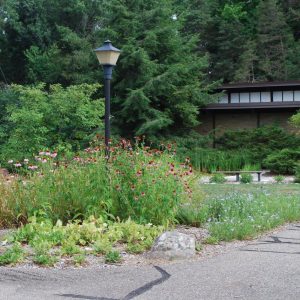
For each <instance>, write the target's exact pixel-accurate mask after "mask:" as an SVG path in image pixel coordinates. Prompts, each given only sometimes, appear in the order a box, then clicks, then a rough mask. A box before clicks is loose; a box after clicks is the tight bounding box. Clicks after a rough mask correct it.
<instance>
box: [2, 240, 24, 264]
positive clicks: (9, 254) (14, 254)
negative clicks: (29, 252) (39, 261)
mask: <svg viewBox="0 0 300 300" xmlns="http://www.w3.org/2000/svg"><path fill="white" fill-rule="evenodd" d="M23 259H24V250H23V249H22V247H21V246H20V244H18V243H15V244H14V245H13V246H12V247H11V248H9V249H7V250H6V251H5V252H4V253H3V254H1V255H0V266H3V265H9V264H16V263H19V262H21V261H23Z"/></svg>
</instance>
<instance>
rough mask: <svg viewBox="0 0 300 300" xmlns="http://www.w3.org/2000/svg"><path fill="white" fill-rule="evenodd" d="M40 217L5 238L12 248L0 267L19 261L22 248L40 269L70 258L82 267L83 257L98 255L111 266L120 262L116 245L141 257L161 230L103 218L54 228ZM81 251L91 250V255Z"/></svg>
mask: <svg viewBox="0 0 300 300" xmlns="http://www.w3.org/2000/svg"><path fill="white" fill-rule="evenodd" d="M43 215H44V214H42V213H40V216H38V215H36V216H34V217H31V218H30V219H29V223H28V224H26V225H24V226H21V227H20V228H19V229H17V230H16V232H14V233H12V234H11V235H10V236H8V239H9V241H10V242H11V243H13V246H12V247H11V248H9V249H8V250H7V251H6V252H4V254H2V255H0V265H4V264H12V263H18V262H20V261H22V259H23V257H24V250H23V249H22V247H21V244H22V245H26V246H27V247H28V246H29V247H30V248H31V249H32V250H33V251H32V252H33V255H32V260H33V261H34V262H35V263H36V264H38V265H41V266H53V265H54V264H55V263H56V262H57V261H58V260H59V258H60V256H68V257H72V260H73V263H74V264H75V265H82V264H84V263H85V262H86V254H97V255H98V254H99V255H100V254H101V255H104V256H105V260H106V262H109V263H114V262H118V261H120V254H119V252H118V251H116V249H115V248H114V247H115V245H118V247H120V246H122V245H123V246H124V249H126V251H128V252H130V253H141V252H144V251H145V250H147V249H149V248H150V247H151V246H152V244H153V241H154V240H155V239H156V238H157V236H158V235H159V234H161V233H162V231H163V227H157V226H154V225H152V224H147V225H141V224H137V223H135V222H133V221H132V220H130V219H129V220H127V221H126V222H111V221H108V222H104V220H103V218H98V219H96V218H95V217H93V216H91V217H89V218H88V219H86V220H83V221H82V222H78V221H77V222H68V224H67V225H63V224H62V222H61V221H58V222H57V223H56V224H55V225H53V224H52V222H51V221H50V220H49V219H45V218H44V217H43ZM83 247H88V248H91V247H92V248H93V251H92V252H91V251H88V250H85V249H84V248H83Z"/></svg>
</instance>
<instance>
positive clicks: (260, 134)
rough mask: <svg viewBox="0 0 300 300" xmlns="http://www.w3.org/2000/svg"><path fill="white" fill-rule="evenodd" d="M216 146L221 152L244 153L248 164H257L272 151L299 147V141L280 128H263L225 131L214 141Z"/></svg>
mask: <svg viewBox="0 0 300 300" xmlns="http://www.w3.org/2000/svg"><path fill="white" fill-rule="evenodd" d="M216 145H217V146H218V148H220V149H222V150H234V151H237V150H238V151H240V152H245V151H246V152H247V153H248V155H249V156H250V157H249V161H250V164H257V163H262V161H263V160H264V159H265V158H266V157H267V156H268V155H269V154H272V153H273V152H274V151H277V150H282V149H284V148H289V149H295V148H297V147H299V146H300V139H299V137H298V136H296V135H295V134H291V133H288V132H287V131H286V130H284V129H283V128H281V127H278V126H263V127H260V128H255V129H252V130H240V131H227V132H225V133H224V135H222V136H220V137H219V138H218V139H217V140H216ZM241 149H243V151H241ZM263 167H264V166H263Z"/></svg>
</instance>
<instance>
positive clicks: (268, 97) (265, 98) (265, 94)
mask: <svg viewBox="0 0 300 300" xmlns="http://www.w3.org/2000/svg"><path fill="white" fill-rule="evenodd" d="M261 102H271V93H270V92H261Z"/></svg>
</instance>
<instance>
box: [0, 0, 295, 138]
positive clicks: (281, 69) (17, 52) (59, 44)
mask: <svg viewBox="0 0 300 300" xmlns="http://www.w3.org/2000/svg"><path fill="white" fill-rule="evenodd" d="M299 24H300V4H299V1H294V0H289V1H284V0H249V1H240V0H230V1H229V0H180V1H179V0H164V1H160V0H93V1H91V0H74V1H68V0H18V1H15V0H2V1H0V82H1V81H2V82H3V83H8V84H12V83H17V84H25V85H26V84H38V83H40V82H44V83H45V84H46V86H49V85H51V84H61V85H62V86H65V87H67V86H69V85H75V84H82V83H88V84H94V83H97V82H101V80H102V70H101V68H100V67H99V65H98V64H97V60H96V58H95V56H94V53H93V51H92V49H94V48H95V47H96V46H99V45H101V44H102V42H103V41H104V40H105V39H107V38H109V39H110V40H112V42H113V44H114V45H115V46H117V47H118V48H121V49H122V51H123V52H122V55H121V57H120V60H119V62H118V66H117V68H116V69H115V71H114V79H113V95H112V96H113V105H112V114H113V117H114V118H113V119H112V120H113V124H114V126H113V128H114V130H116V131H118V132H119V133H120V134H122V135H131V136H133V135H135V134H147V135H158V134H165V133H170V132H174V130H175V129H176V130H183V129H187V128H192V127H193V126H195V125H197V123H198V122H199V117H198V111H199V109H200V107H201V106H202V105H204V104H205V103H207V102H209V101H213V100H212V97H211V96H210V93H209V91H210V90H211V88H212V87H213V86H214V84H216V83H218V82H225V83H228V82H234V81H247V82H253V81H260V80H291V79H299V78H300V25H299Z"/></svg>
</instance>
